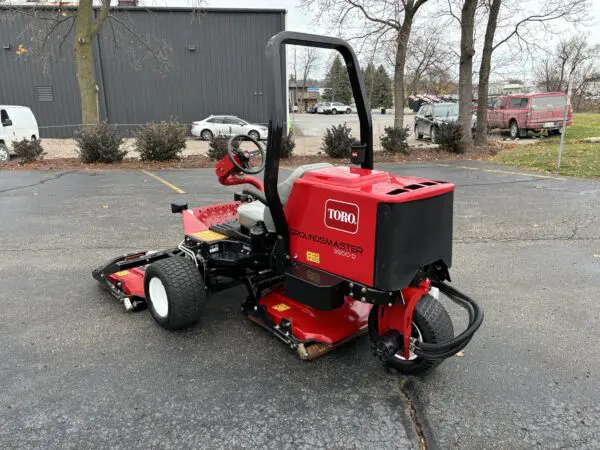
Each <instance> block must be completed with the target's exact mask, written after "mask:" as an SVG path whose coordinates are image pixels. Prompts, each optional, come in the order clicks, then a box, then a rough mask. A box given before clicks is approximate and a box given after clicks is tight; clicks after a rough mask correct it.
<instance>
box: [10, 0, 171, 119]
mask: <svg viewBox="0 0 600 450" xmlns="http://www.w3.org/2000/svg"><path fill="white" fill-rule="evenodd" d="M7 9H8V11H9V12H10V14H9V15H7V16H5V17H4V20H11V16H12V17H14V15H21V16H23V17H24V18H26V19H27V20H28V26H27V30H24V33H25V32H28V33H30V35H31V42H30V45H31V50H32V51H31V52H28V53H31V56H32V57H33V58H35V59H39V60H40V61H41V62H42V63H44V64H46V63H47V62H48V61H49V60H52V59H53V58H54V57H55V56H56V55H55V53H56V52H58V54H59V56H60V54H62V50H63V46H64V44H65V42H67V40H69V38H71V39H72V44H73V55H74V60H75V75H76V78H77V86H78V90H79V96H80V103H81V123H82V124H83V125H92V124H95V123H98V122H99V120H100V108H99V104H98V86H97V81H96V75H95V67H94V65H95V64H94V46H95V45H97V38H96V37H97V36H98V34H99V33H100V32H101V30H102V29H103V28H104V27H106V25H107V24H108V26H109V30H110V33H111V36H112V41H113V43H114V47H115V48H117V47H119V41H121V40H122V41H124V45H123V47H124V48H128V49H130V54H128V56H130V59H131V60H132V62H133V63H134V64H135V63H136V61H137V59H138V58H139V56H138V55H137V53H138V52H136V51H135V50H137V49H138V47H141V48H142V50H143V51H145V52H147V54H148V55H151V56H152V57H153V58H154V59H155V60H156V62H157V63H158V64H159V65H161V66H163V67H167V66H168V51H169V50H170V49H169V48H167V47H168V46H166V45H164V43H157V42H152V40H151V39H148V37H147V36H145V35H143V34H142V33H139V32H138V31H137V30H136V28H135V25H134V24H130V23H127V22H126V21H125V20H123V18H122V17H123V16H120V17H119V16H117V15H115V14H113V10H112V9H111V0H101V1H100V4H99V5H98V6H96V7H94V4H93V0H79V2H78V4H77V6H76V7H70V6H67V7H60V6H50V7H48V6H44V5H37V4H32V5H28V6H24V7H22V6H11V5H8V7H7ZM117 29H118V30H121V32H124V33H125V34H126V36H127V38H126V39H124V38H123V34H122V33H121V34H120V33H119V31H116V30H117ZM24 53H25V51H21V54H24ZM18 54H19V52H18Z"/></svg>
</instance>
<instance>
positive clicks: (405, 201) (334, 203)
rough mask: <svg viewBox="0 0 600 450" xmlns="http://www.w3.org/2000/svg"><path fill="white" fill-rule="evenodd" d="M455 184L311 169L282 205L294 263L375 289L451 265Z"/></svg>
mask: <svg viewBox="0 0 600 450" xmlns="http://www.w3.org/2000/svg"><path fill="white" fill-rule="evenodd" d="M453 197H454V185H453V184H451V183H446V182H443V181H433V180H427V179H422V178H415V177H404V176H396V175H393V174H389V173H386V172H382V171H378V170H370V169H361V168H355V167H329V168H324V169H317V170H312V171H310V172H307V173H305V174H304V176H303V177H302V178H300V179H298V180H296V182H295V183H294V186H293V188H292V191H291V193H290V196H289V198H288V201H287V203H286V206H285V215H286V218H287V222H288V224H289V229H290V253H291V254H292V255H293V258H294V260H295V261H298V262H301V263H304V264H307V265H309V266H312V267H315V268H318V269H320V270H323V271H325V272H329V273H331V274H335V275H338V276H340V277H342V278H345V279H347V280H352V281H354V282H356V283H361V284H363V285H365V286H370V287H373V288H375V289H379V290H382V291H398V290H400V289H403V288H405V287H407V286H408V285H409V284H410V282H411V281H412V280H413V278H414V276H415V274H416V273H417V271H418V270H419V269H421V268H422V267H424V266H426V265H429V264H433V263H435V262H437V261H442V262H444V263H445V264H446V266H447V267H450V266H451V263H452V226H453V225H452V219H453V217H452V216H453Z"/></svg>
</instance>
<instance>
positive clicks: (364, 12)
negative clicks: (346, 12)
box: [346, 0, 400, 30]
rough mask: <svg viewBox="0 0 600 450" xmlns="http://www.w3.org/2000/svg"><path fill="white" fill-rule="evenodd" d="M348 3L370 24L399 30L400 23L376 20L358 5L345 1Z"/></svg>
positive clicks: (348, 0) (393, 20)
mask: <svg viewBox="0 0 600 450" xmlns="http://www.w3.org/2000/svg"><path fill="white" fill-rule="evenodd" d="M346 1H347V2H348V3H350V4H351V5H352V6H353V7H354V8H357V9H359V10H360V11H361V12H362V13H363V16H365V18H366V19H367V20H369V21H371V22H376V23H381V24H385V25H387V26H389V27H391V28H395V29H397V30H398V29H400V22H398V21H397V20H395V19H389V20H384V19H378V18H377V17H373V16H372V15H370V14H369V13H368V12H367V10H366V9H365V8H364V7H363V6H362V5H360V4H358V3H356V2H354V1H353V0H346Z"/></svg>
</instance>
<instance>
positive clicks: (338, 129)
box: [321, 123, 358, 158]
mask: <svg viewBox="0 0 600 450" xmlns="http://www.w3.org/2000/svg"><path fill="white" fill-rule="evenodd" d="M351 132H352V128H350V127H349V126H348V125H346V124H345V123H344V124H343V125H332V126H331V127H330V128H328V129H327V130H325V134H324V135H323V145H322V146H321V149H322V150H323V151H324V152H325V153H327V155H328V156H330V157H332V158H349V157H350V146H351V145H352V144H353V143H356V142H358V141H357V140H356V139H354V138H353V137H352V136H350V133H351Z"/></svg>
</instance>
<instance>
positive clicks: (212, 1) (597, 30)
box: [207, 0, 600, 44]
mask: <svg viewBox="0 0 600 450" xmlns="http://www.w3.org/2000/svg"><path fill="white" fill-rule="evenodd" d="M207 1H208V6H209V7H219V8H248V6H249V4H248V1H247V0H207ZM299 3H300V2H299V1H298V0H254V1H253V2H252V6H251V7H252V8H274V9H286V10H287V29H288V30H290V31H304V32H311V33H319V32H321V33H322V32H326V31H327V30H326V29H325V30H324V29H322V28H321V27H315V26H314V25H313V17H311V16H307V15H305V14H303V12H302V11H300V10H299V8H298V4H299ZM592 4H593V6H592V15H593V16H594V20H593V22H594V23H593V26H591V27H590V30H589V31H590V34H591V36H592V39H593V40H594V41H595V42H596V43H599V44H600V0H592Z"/></svg>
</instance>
